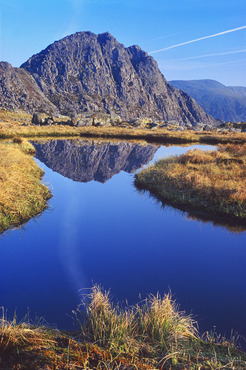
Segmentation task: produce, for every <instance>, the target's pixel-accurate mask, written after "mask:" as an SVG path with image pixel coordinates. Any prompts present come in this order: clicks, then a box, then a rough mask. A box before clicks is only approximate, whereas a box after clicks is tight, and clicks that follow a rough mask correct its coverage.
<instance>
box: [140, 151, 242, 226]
mask: <svg viewBox="0 0 246 370" xmlns="http://www.w3.org/2000/svg"><path fill="white" fill-rule="evenodd" d="M245 165H246V144H244V145H226V146H219V148H218V151H210V152H205V151H201V150H197V149H195V150H192V151H191V150H190V151H188V153H186V154H183V155H181V156H178V157H170V158H167V159H163V160H160V161H158V162H157V163H155V164H154V165H153V166H150V167H148V168H147V169H145V170H143V171H142V172H140V173H138V174H137V175H136V176H135V185H136V186H137V188H139V189H144V190H149V191H150V192H151V193H152V194H154V195H155V196H157V198H158V199H159V200H161V201H162V202H164V203H165V202H168V203H170V204H172V205H175V206H178V207H179V206H181V207H182V209H184V207H187V209H194V210H197V211H201V212H204V213H205V214H207V215H209V216H211V217H213V216H217V215H218V216H221V217H223V218H225V219H228V220H234V221H236V222H239V223H243V224H246V189H245V180H246V167H245Z"/></svg>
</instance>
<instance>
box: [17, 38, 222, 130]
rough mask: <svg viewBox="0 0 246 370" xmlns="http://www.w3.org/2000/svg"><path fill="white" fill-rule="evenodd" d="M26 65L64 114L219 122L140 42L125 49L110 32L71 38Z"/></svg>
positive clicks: (45, 92) (127, 118) (26, 68)
mask: <svg viewBox="0 0 246 370" xmlns="http://www.w3.org/2000/svg"><path fill="white" fill-rule="evenodd" d="M21 68H22V69H25V70H26V71H27V72H29V73H30V74H31V75H32V76H33V78H34V79H35V81H36V83H37V84H38V86H39V88H40V89H41V90H42V92H43V93H44V95H45V96H46V97H47V98H48V99H49V100H50V101H51V102H52V103H53V104H54V105H55V106H56V107H57V108H58V109H59V112H60V113H62V114H78V113H80V112H82V111H85V110H89V111H102V112H106V113H110V114H114V113H116V114H119V115H120V116H121V117H122V118H123V119H125V120H130V119H133V118H137V117H148V118H151V119H154V120H156V119H159V120H164V121H173V120H175V121H177V122H179V123H181V124H187V125H190V124H192V125H195V124H196V123H197V122H203V123H204V124H212V125H214V124H215V121H214V120H213V118H212V117H210V116H208V115H207V114H206V113H205V112H204V111H203V109H202V108H201V107H200V106H199V105H198V104H197V103H196V102H195V101H194V100H193V99H192V98H191V97H189V96H188V95H187V94H186V93H184V92H181V91H179V90H177V89H175V88H174V87H172V86H171V85H169V84H168V83H167V81H166V79H165V78H164V76H163V75H162V74H161V72H160V71H159V69H158V65H157V63H156V62H155V60H154V59H153V58H152V57H150V56H149V55H148V54H147V53H146V52H144V51H143V50H141V49H140V48H139V47H138V46H131V47H129V48H125V47H124V45H122V44H120V43H119V42H117V40H116V39H115V38H114V37H113V36H111V35H110V34H109V33H103V34H100V35H95V34H93V33H91V32H80V33H76V34H74V35H71V36H68V37H65V38H64V39H62V40H60V41H57V42H55V43H53V44H52V45H50V46H48V47H47V48H46V49H45V50H43V51H41V52H40V53H39V54H36V55H34V56H33V57H31V58H30V59H29V60H28V61H27V62H26V63H24V64H23V65H22V66H21Z"/></svg>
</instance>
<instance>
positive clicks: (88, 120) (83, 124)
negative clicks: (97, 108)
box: [76, 118, 92, 127]
mask: <svg viewBox="0 0 246 370" xmlns="http://www.w3.org/2000/svg"><path fill="white" fill-rule="evenodd" d="M86 126H92V119H91V118H83V119H80V120H79V121H78V122H77V123H76V127H86Z"/></svg>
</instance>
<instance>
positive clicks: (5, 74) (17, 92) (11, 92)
mask: <svg viewBox="0 0 246 370" xmlns="http://www.w3.org/2000/svg"><path fill="white" fill-rule="evenodd" d="M0 107H1V108H4V109H10V110H15V109H22V110H24V111H26V112H28V113H33V112H34V111H38V112H46V113H55V112H57V111H58V110H57V108H56V107H55V106H54V105H53V104H52V103H51V102H50V101H49V100H48V99H47V98H46V96H45V95H44V93H43V92H42V91H41V90H40V88H39V87H38V85H37V84H36V82H35V80H34V78H33V77H32V76H31V75H30V73H28V72H27V71H25V70H24V69H21V68H14V67H12V66H11V64H9V63H7V62H0Z"/></svg>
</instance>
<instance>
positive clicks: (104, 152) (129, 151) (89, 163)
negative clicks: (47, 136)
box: [33, 140, 158, 183]
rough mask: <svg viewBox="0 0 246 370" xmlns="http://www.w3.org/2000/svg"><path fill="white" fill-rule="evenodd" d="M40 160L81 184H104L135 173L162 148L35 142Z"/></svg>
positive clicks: (127, 144) (85, 141) (121, 143)
mask: <svg viewBox="0 0 246 370" xmlns="http://www.w3.org/2000/svg"><path fill="white" fill-rule="evenodd" d="M33 145H34V146H35V149H36V157H37V158H38V159H39V160H40V161H41V162H43V163H44V164H46V166H48V167H49V168H51V169H52V170H53V171H56V172H58V173H60V174H61V175H63V176H65V177H68V178H70V179H72V180H74V181H78V182H89V181H92V180H95V181H98V182H101V183H104V182H106V181H107V180H109V179H110V178H111V177H112V176H114V175H115V174H117V173H119V172H120V171H125V172H128V173H132V172H135V171H136V170H137V169H138V168H140V167H141V166H142V165H144V164H147V163H148V162H149V161H151V160H152V159H153V157H154V154H155V152H156V151H157V149H158V147H157V146H154V145H146V146H143V145H139V144H133V143H128V142H119V143H107V142H98V141H92V140H52V141H47V142H44V143H42V142H33Z"/></svg>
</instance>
